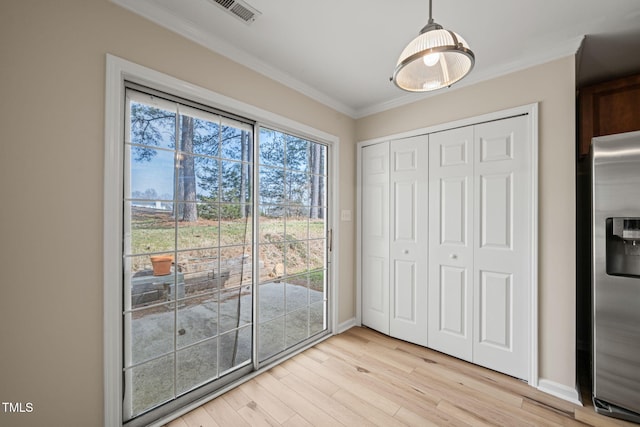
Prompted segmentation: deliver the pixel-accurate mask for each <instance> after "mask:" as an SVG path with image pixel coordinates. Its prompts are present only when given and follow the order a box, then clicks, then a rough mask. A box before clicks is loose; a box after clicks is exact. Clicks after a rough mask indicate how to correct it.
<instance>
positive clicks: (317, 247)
mask: <svg viewBox="0 0 640 427" xmlns="http://www.w3.org/2000/svg"><path fill="white" fill-rule="evenodd" d="M325 243H326V241H325V240H309V270H317V269H319V268H323V267H324V266H325V262H326V260H325V257H326V254H327V251H326V248H325Z"/></svg>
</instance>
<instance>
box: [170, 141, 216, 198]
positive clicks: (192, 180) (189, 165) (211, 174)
mask: <svg viewBox="0 0 640 427" xmlns="http://www.w3.org/2000/svg"><path fill="white" fill-rule="evenodd" d="M177 164H178V197H177V199H178V201H185V202H196V201H197V202H213V201H218V189H219V171H220V161H219V160H216V159H212V158H210V157H203V156H194V155H191V154H185V153H179V154H178V162H177Z"/></svg>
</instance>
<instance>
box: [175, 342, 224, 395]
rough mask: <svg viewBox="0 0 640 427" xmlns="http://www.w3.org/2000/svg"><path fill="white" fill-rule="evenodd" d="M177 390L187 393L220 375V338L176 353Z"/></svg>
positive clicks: (180, 392)
mask: <svg viewBox="0 0 640 427" xmlns="http://www.w3.org/2000/svg"><path fill="white" fill-rule="evenodd" d="M176 357H177V362H176V371H177V372H176V389H177V390H176V392H177V394H182V393H185V392H187V391H189V390H191V389H193V388H195V387H197V386H199V385H201V384H204V383H206V382H208V381H211V380H212V379H215V378H216V377H217V376H218V339H217V338H214V339H211V340H209V341H205V342H203V343H200V344H196V345H194V346H193V347H187V348H185V349H184V350H180V351H178V352H177V354H176Z"/></svg>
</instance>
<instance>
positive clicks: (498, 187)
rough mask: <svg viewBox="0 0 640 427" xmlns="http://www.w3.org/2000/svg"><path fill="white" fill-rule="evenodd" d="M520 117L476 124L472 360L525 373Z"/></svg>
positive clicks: (526, 240)
mask: <svg viewBox="0 0 640 427" xmlns="http://www.w3.org/2000/svg"><path fill="white" fill-rule="evenodd" d="M528 138H529V133H528V121H527V118H526V117H525V116H520V117H514V118H510V119H505V120H497V121H494V122H489V123H484V124H480V125H476V126H475V144H476V147H477V157H476V161H475V169H476V176H477V180H476V181H477V182H476V185H475V193H476V196H475V199H476V206H477V207H476V210H475V214H474V227H475V233H476V241H477V245H476V248H475V251H474V265H475V268H474V278H475V286H474V303H473V304H474V312H475V320H474V325H475V340H474V345H473V354H474V357H473V361H474V363H477V364H479V365H483V366H486V367H488V368H491V369H495V370H498V371H500V372H504V373H506V374H509V375H512V376H514V377H517V378H521V379H525V380H527V379H528V367H529V330H530V328H529V315H530V314H529V301H530V286H531V284H530V283H529V282H530V277H531V274H530V259H531V247H530V245H531V243H530V242H531V228H530V227H531V215H532V214H531V209H532V195H531V166H530V161H529V160H528V157H529V151H528V148H529V147H530V141H529V140H528Z"/></svg>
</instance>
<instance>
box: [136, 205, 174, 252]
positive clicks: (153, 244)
mask: <svg viewBox="0 0 640 427" xmlns="http://www.w3.org/2000/svg"><path fill="white" fill-rule="evenodd" d="M125 215H127V216H128V218H126V217H125V222H128V224H127V225H126V226H128V227H129V239H127V242H126V243H127V245H126V246H127V248H126V249H125V253H126V254H127V255H129V254H144V253H150V252H162V251H168V250H173V249H174V247H175V219H174V218H173V217H172V212H171V210H164V209H154V208H149V207H144V206H137V202H125ZM127 220H128V221H127Z"/></svg>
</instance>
